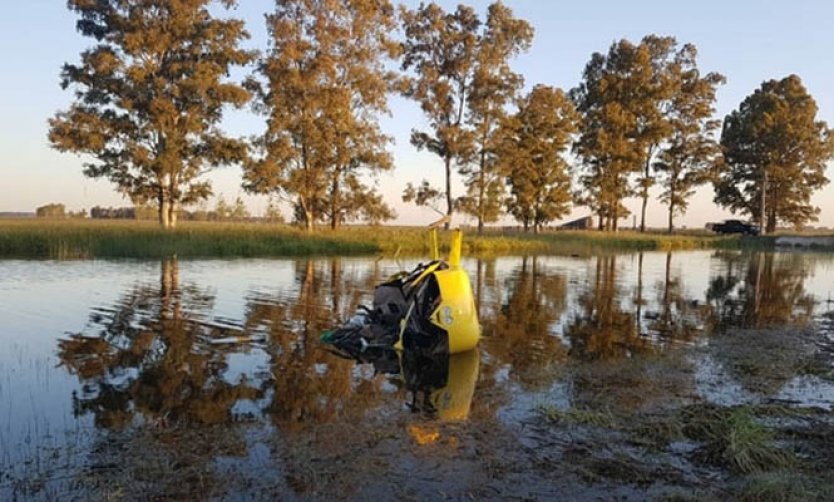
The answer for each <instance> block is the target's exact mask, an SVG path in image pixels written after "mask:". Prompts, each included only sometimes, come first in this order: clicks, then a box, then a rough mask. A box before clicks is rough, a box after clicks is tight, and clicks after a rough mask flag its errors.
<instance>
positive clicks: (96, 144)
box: [49, 0, 252, 228]
mask: <svg viewBox="0 0 834 502" xmlns="http://www.w3.org/2000/svg"><path fill="white" fill-rule="evenodd" d="M218 3H219V4H221V5H222V6H224V7H226V8H232V7H234V6H235V4H236V2H235V1H234V0H223V1H220V2H213V1H211V0H189V1H185V0H177V1H170V2H162V1H159V0H98V1H89V0H69V1H68V6H69V9H70V10H72V11H74V12H75V13H76V14H78V15H79V17H80V19H79V21H78V23H77V27H78V31H80V32H81V34H82V35H84V36H87V37H91V38H93V39H95V41H96V45H95V46H94V47H92V48H90V49H87V50H85V51H84V52H82V53H81V63H80V64H65V65H64V68H63V71H62V72H61V86H62V87H63V88H64V89H66V88H69V87H72V88H74V89H75V102H74V103H73V104H72V105H71V107H70V108H69V109H68V110H66V111H62V112H58V113H57V114H56V115H55V117H53V118H52V119H51V120H50V121H49V125H50V131H49V140H50V142H51V144H52V146H53V147H54V148H56V149H58V150H59V151H62V152H74V153H77V154H85V155H87V156H89V157H90V158H91V159H92V160H90V161H88V162H86V163H85V164H84V174H85V175H86V176H90V177H93V178H106V179H109V180H110V181H111V182H113V183H114V184H115V185H116V187H117V188H118V190H119V191H120V192H121V193H122V194H124V195H126V196H129V197H130V198H131V199H132V200H134V201H149V200H152V201H155V203H156V205H157V207H158V211H159V222H160V224H161V225H162V226H163V227H165V228H168V227H173V226H175V225H176V215H177V210H178V206H180V205H187V204H192V203H194V202H197V201H199V200H202V199H205V198H206V197H208V196H209V195H210V194H211V187H210V185H209V183H208V182H207V181H204V180H201V176H202V175H203V174H204V173H205V172H206V171H207V170H209V169H211V168H213V167H217V166H220V165H225V164H229V163H234V162H239V161H241V160H243V159H244V158H245V156H246V144H245V142H243V141H241V140H238V139H233V138H230V137H228V136H226V135H225V134H224V133H223V132H222V131H221V130H220V129H219V127H218V126H219V124H220V122H221V120H222V116H223V110H224V108H225V107H226V106H227V105H233V106H236V107H241V106H243V105H244V104H246V102H247V101H248V100H249V96H250V95H249V93H248V92H247V91H246V90H245V89H244V88H243V87H241V86H240V85H238V84H237V83H234V82H230V81H228V80H227V79H226V77H227V75H228V73H229V70H230V69H231V68H233V67H235V66H241V65H245V64H247V63H248V62H249V61H251V59H252V54H251V53H250V52H247V51H244V50H242V49H240V48H239V47H238V44H239V43H240V41H241V40H243V39H245V38H247V37H248V34H247V33H246V31H245V30H244V26H243V21H240V20H238V19H231V18H229V19H220V18H217V17H215V16H213V15H212V9H211V7H212V6H213V5H214V4H218Z"/></svg>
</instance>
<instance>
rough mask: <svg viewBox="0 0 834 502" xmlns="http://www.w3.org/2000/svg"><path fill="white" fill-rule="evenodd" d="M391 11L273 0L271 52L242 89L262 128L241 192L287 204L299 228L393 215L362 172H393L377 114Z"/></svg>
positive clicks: (391, 49)
mask: <svg viewBox="0 0 834 502" xmlns="http://www.w3.org/2000/svg"><path fill="white" fill-rule="evenodd" d="M394 24H395V20H394V11H393V7H392V6H391V4H390V3H389V2H387V1H366V0H278V1H277V2H276V10H275V12H273V13H272V14H270V15H269V16H267V27H268V30H269V34H270V40H271V42H270V43H271V47H270V50H269V52H268V54H267V55H266V57H265V58H263V60H262V61H261V62H260V64H259V66H258V74H259V75H260V76H261V77H263V78H264V79H265V80H266V83H265V85H264V84H262V83H261V82H257V81H255V80H254V79H253V80H252V81H250V82H249V86H250V87H251V88H252V89H253V90H255V92H256V93H257V96H258V103H257V108H258V110H260V111H261V112H263V113H265V114H266V115H267V130H266V132H265V133H264V134H263V135H262V136H261V137H260V138H258V139H257V141H256V146H257V148H258V151H259V152H260V155H259V156H257V157H256V158H255V159H253V160H252V161H251V162H250V163H249V164H248V165H247V168H246V170H245V173H244V180H245V181H244V183H245V187H246V189H247V190H249V191H251V192H254V193H265V194H268V193H275V194H282V195H289V196H291V197H293V198H294V203H295V204H294V205H295V207H296V214H297V216H299V217H300V219H301V221H302V222H303V223H304V225H305V226H306V228H308V229H311V228H312V227H313V226H314V225H315V223H316V221H318V220H329V222H330V225H331V227H333V228H336V227H338V226H339V225H340V224H341V223H343V222H344V221H345V220H350V219H357V218H362V219H366V220H370V221H374V222H376V221H381V220H385V219H390V218H392V217H393V212H392V211H391V209H390V208H388V206H386V205H385V203H384V202H383V200H382V197H381V196H380V195H379V194H378V193H376V191H375V190H374V189H373V187H369V186H368V185H366V182H365V178H364V175H365V174H374V173H376V172H379V171H384V170H388V169H391V168H392V165H393V164H392V159H391V155H390V153H389V152H388V150H387V146H388V143H389V142H390V138H389V137H388V136H386V135H384V134H383V133H382V131H381V130H380V128H379V124H378V115H379V114H380V113H385V112H387V110H388V108H387V95H388V92H389V91H390V90H391V88H392V87H391V86H392V84H393V82H394V78H393V76H392V75H391V73H390V72H389V71H387V70H386V69H385V66H384V61H385V58H387V57H390V56H394V55H395V54H396V50H397V48H398V47H397V46H396V45H395V44H394V43H393V42H392V41H391V40H390V39H389V38H388V37H389V33H390V31H391V30H392V29H393V28H394Z"/></svg>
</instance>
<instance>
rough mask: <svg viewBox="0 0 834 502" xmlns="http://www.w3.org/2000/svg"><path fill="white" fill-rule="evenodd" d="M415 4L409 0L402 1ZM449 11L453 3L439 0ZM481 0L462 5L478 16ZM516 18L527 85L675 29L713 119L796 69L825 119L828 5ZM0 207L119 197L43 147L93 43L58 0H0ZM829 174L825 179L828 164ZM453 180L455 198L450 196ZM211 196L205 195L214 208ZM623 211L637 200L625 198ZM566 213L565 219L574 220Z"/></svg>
mask: <svg viewBox="0 0 834 502" xmlns="http://www.w3.org/2000/svg"><path fill="white" fill-rule="evenodd" d="M239 3H240V6H239V7H238V9H237V12H236V13H235V15H236V16H239V17H242V18H243V19H244V20H245V21H246V22H247V24H248V30H249V32H250V33H251V35H252V39H251V40H249V41H248V42H247V46H249V47H254V48H260V49H263V48H265V47H266V44H267V40H266V30H265V28H264V23H263V14H264V13H265V12H266V11H268V10H271V9H272V6H273V4H272V2H270V1H266V0H263V1H254V0H240V2H239ZM405 3H406V4H408V5H411V6H414V5H416V4H417V2H415V1H408V2H405ZM439 3H440V4H441V5H443V6H444V8H446V9H447V10H451V9H454V7H455V5H457V3H459V2H448V1H441V2H439ZM489 3H490V2H488V1H481V0H478V1H471V2H469V4H470V5H472V6H473V7H475V8H477V9H478V10H479V12H480V13H481V14H483V13H484V12H485V11H486V7H487V5H488V4H489ZM505 4H507V5H509V6H510V7H512V8H513V10H514V11H515V13H516V15H517V16H519V17H522V18H524V19H527V20H528V21H530V22H531V23H532V24H533V26H534V27H535V29H536V35H535V39H534V41H533V47H532V49H531V50H530V51H529V52H528V53H527V54H525V55H523V56H521V57H519V58H518V59H517V60H516V61H515V62H514V67H515V68H516V70H517V71H519V72H521V73H522V74H523V75H524V76H525V79H526V85H527V87H528V88H529V87H532V86H533V85H535V84H538V83H543V84H547V85H555V86H558V87H561V88H563V89H566V90H567V89H569V88H571V87H574V86H575V85H576V84H577V83H578V82H579V80H580V78H581V74H582V70H583V68H584V66H585V63H586V62H587V61H588V59H589V57H590V55H591V54H592V53H593V52H595V51H600V52H603V51H606V50H607V48H608V46H609V45H610V44H611V43H612V42H613V41H615V40H618V39H620V38H628V39H630V40H633V41H637V40H639V39H640V38H642V37H643V36H644V35H646V34H650V33H656V34H659V35H672V36H675V37H676V38H677V39H678V41H679V42H681V43H686V42H691V43H694V44H695V45H696V46H697V47H698V50H699V58H698V63H699V67H700V68H701V70H702V71H703V72H708V71H718V72H721V73H723V74H724V75H726V76H727V79H728V81H727V84H726V85H725V86H723V87H721V88H720V90H719V92H718V103H717V110H718V114H717V115H718V116H719V117H722V118H723V117H724V116H725V115H726V114H727V113H728V112H730V111H731V110H733V109H735V108H736V107H737V106H738V104H739V103H740V102H741V101H742V100H743V99H744V98H745V97H746V96H747V95H748V94H750V93H751V92H753V91H754V90H755V89H756V88H757V87H758V86H759V85H760V84H761V82H762V81H764V80H768V79H772V78H782V77H785V76H787V75H789V74H791V73H795V74H797V75H799V76H800V77H801V78H802V80H803V82H804V84H805V86H806V87H807V88H808V90H809V91H810V92H811V94H812V95H813V96H814V98H815V99H816V101H817V104H818V106H819V118H821V119H823V120H826V121H827V122H829V124H832V123H834V64H832V59H831V50H832V49H834V29H832V25H831V23H832V20H834V2H825V1H821V0H816V1H813V0H798V1H793V2H785V1H761V0H757V1H754V0H747V1H727V0H721V1H715V0H709V1H700V2H672V1H668V0H666V1H646V0H644V1H637V0H635V1H632V2H622V1H586V2H556V1H540V0H523V1H518V0H517V1H510V0H505ZM0 9H2V10H0V12H2V15H0V61H1V62H2V65H3V72H2V77H0V172H2V174H3V177H2V182H0V183H1V184H0V212H2V211H33V210H34V208H35V207H36V206H39V205H43V204H46V203H50V202H63V203H65V204H66V205H67V207H68V208H69V209H71V210H79V209H82V208H83V209H89V208H90V207H92V206H95V205H103V206H111V205H112V206H122V205H128V204H129V202H128V201H125V200H123V199H122V198H121V197H120V196H119V195H118V194H117V193H116V192H115V191H114V189H113V186H112V185H111V184H109V183H108V182H106V181H96V180H91V179H87V178H85V177H84V176H83V175H82V173H81V170H82V167H81V159H80V158H78V157H77V156H75V155H72V154H61V153H58V152H56V151H54V150H52V149H50V148H49V145H48V143H47V139H46V135H47V122H46V121H47V119H48V118H49V117H51V116H52V115H53V114H54V113H55V112H56V111H57V110H60V109H65V108H66V107H67V106H68V105H69V104H70V102H71V100H72V96H71V93H70V92H65V91H62V90H61V89H60V87H59V72H60V68H61V65H62V64H63V63H64V62H66V61H71V62H76V61H77V60H78V54H79V52H80V51H81V50H83V49H84V48H86V47H88V46H89V45H90V44H91V41H90V40H88V39H85V38H84V37H81V36H80V35H79V34H78V33H77V32H76V31H75V21H76V19H75V17H74V15H73V14H72V13H70V12H69V11H68V10H67V9H66V2H64V1H59V0H27V1H12V0H3V6H2V7H1V8H0ZM390 107H391V113H392V115H391V116H390V117H386V118H384V119H383V120H382V127H383V130H384V131H385V132H386V133H387V134H390V135H391V136H393V137H394V140H395V145H394V146H393V147H392V149H393V153H394V159H395V164H396V168H395V170H394V171H393V172H392V173H389V174H383V175H382V176H381V177H380V178H379V187H380V190H381V191H382V193H383V194H384V197H385V199H386V201H387V202H388V203H389V204H390V205H391V206H392V207H394V208H395V210H396V211H397V213H398V214H399V219H398V221H397V222H396V223H400V224H423V223H427V222H429V221H432V220H434V219H436V215H435V213H434V212H432V211H431V210H429V209H425V208H416V207H414V206H411V205H406V204H404V203H402V201H401V199H400V195H401V193H402V189H403V187H404V186H405V184H406V183H407V182H409V181H411V182H415V183H416V182H419V181H420V180H421V179H423V178H428V179H429V180H430V181H432V182H434V183H435V184H437V185H438V186H439V185H440V183H441V182H442V179H443V174H442V172H443V170H442V165H441V163H440V161H439V160H438V159H437V158H436V157H434V156H432V155H431V154H428V153H420V152H417V151H416V150H415V149H414V148H413V147H412V146H411V145H410V143H409V141H408V138H409V132H410V130H411V129H412V128H415V127H417V128H422V127H424V126H425V121H424V119H423V117H422V114H421V113H420V110H419V108H418V107H417V105H416V104H414V103H412V102H409V101H406V100H403V99H402V98H399V97H392V98H391V100H390ZM262 124H263V119H262V118H261V117H257V116H255V115H254V114H252V113H251V112H249V111H245V112H235V113H232V114H229V115H228V116H227V119H226V121H225V122H224V128H225V129H226V130H227V131H229V132H231V133H233V134H237V135H250V134H255V133H257V132H259V130H260V129H261V127H262ZM827 174H828V177H829V178H832V179H834V165H829V169H828V172H827ZM210 178H211V180H212V181H213V184H214V192H215V193H216V194H223V195H224V196H225V197H226V198H227V199H232V198H234V197H236V196H238V195H241V196H243V198H244V200H245V201H246V202H247V204H248V206H249V207H250V210H252V211H253V212H254V213H255V214H260V213H261V212H262V211H263V209H264V208H265V206H266V198H265V197H261V196H246V195H245V194H244V193H243V192H242V190H241V189H240V180H241V171H240V168H239V167H228V168H224V169H221V170H218V171H215V172H214V173H212V174H211V176H210ZM461 192H462V189H461V188H460V185H459V184H458V186H457V187H456V193H455V195H460V193H461ZM213 203H214V201H213V200H211V201H210V205H213ZM814 203H815V204H817V205H818V206H820V207H821V208H822V214H821V215H820V221H819V223H818V225H823V226H828V227H834V186H832V185H829V186H828V187H826V188H825V189H824V190H822V191H820V192H818V193H817V195H816V196H815V197H814ZM628 206H629V207H630V208H631V209H632V211H635V212H636V211H638V210H639V201H637V200H634V201H629V203H628ZM587 213H588V211H587V209H585V208H581V207H580V208H575V209H574V211H573V215H572V216H576V217H578V216H584V215H585V214H587ZM648 213H649V215H648V223H649V225H650V226H658V227H660V226H663V225H664V224H665V222H666V208H665V206H663V205H662V204H660V203H659V202H657V201H654V200H653V201H651V202H650V204H649V211H648ZM727 216H729V213H726V212H723V211H721V210H719V209H718V208H716V207H715V206H714V204H713V203H712V188H711V187H709V186H707V187H704V188H702V189H700V190H699V192H698V194H697V195H696V196H695V197H694V198H693V199H692V201H691V206H690V209H689V212H688V213H687V214H686V215H685V216H684V217H679V218H678V220H677V221H678V224H682V225H686V226H688V227H701V226H703V225H704V223H706V222H708V221H713V220H717V219H721V218H724V217H727Z"/></svg>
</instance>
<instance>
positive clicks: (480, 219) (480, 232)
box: [478, 148, 486, 235]
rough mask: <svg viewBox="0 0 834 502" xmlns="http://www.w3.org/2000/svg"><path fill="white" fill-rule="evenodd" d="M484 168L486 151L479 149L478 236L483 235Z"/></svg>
mask: <svg viewBox="0 0 834 502" xmlns="http://www.w3.org/2000/svg"><path fill="white" fill-rule="evenodd" d="M485 166H486V150H485V149H483V148H481V166H480V169H481V170H480V171H479V172H478V235H483V233H484V206H485V204H484V192H485V191H486V180H485V179H484V176H485V175H484V168H485Z"/></svg>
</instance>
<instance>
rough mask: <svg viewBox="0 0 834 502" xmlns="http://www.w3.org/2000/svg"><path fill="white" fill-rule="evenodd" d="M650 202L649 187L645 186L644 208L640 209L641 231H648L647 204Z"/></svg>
mask: <svg viewBox="0 0 834 502" xmlns="http://www.w3.org/2000/svg"><path fill="white" fill-rule="evenodd" d="M648 204H649V188H648V187H644V188H643V208H642V209H641V210H640V231H641V232H645V231H646V206H647V205H648Z"/></svg>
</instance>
